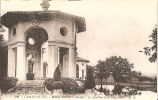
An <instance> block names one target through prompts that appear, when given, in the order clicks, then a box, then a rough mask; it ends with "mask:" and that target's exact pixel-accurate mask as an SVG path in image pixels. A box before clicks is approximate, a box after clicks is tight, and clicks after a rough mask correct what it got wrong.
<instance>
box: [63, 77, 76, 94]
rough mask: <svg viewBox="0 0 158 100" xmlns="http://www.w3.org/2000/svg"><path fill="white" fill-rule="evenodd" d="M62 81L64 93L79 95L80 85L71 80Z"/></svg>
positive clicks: (64, 79)
mask: <svg viewBox="0 0 158 100" xmlns="http://www.w3.org/2000/svg"><path fill="white" fill-rule="evenodd" d="M61 81H62V82H63V83H64V88H63V92H64V93H77V92H78V88H79V86H78V84H77V83H76V82H75V81H74V80H73V79H70V78H61Z"/></svg>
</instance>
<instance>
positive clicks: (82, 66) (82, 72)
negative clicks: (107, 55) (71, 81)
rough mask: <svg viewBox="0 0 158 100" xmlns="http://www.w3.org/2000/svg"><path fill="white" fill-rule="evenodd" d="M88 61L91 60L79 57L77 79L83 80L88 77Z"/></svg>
mask: <svg viewBox="0 0 158 100" xmlns="http://www.w3.org/2000/svg"><path fill="white" fill-rule="evenodd" d="M88 62H89V61H88V60H86V59H83V58H80V57H77V63H76V78H77V79H82V80H85V79H86V75H87V64H88ZM77 67H78V68H77Z"/></svg>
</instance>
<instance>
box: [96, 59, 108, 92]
mask: <svg viewBox="0 0 158 100" xmlns="http://www.w3.org/2000/svg"><path fill="white" fill-rule="evenodd" d="M95 75H96V77H97V78H99V79H100V81H101V89H103V88H102V80H103V79H107V78H108V77H110V67H109V66H108V65H107V63H106V61H101V60H99V61H98V64H97V65H96V67H95Z"/></svg>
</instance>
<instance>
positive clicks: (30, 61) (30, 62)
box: [27, 54, 35, 80]
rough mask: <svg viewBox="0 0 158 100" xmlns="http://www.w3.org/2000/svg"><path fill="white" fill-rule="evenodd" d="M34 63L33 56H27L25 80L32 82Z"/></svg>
mask: <svg viewBox="0 0 158 100" xmlns="http://www.w3.org/2000/svg"><path fill="white" fill-rule="evenodd" d="M34 63H35V54H29V55H28V73H27V79H28V80H33V78H34V74H33V65H34Z"/></svg>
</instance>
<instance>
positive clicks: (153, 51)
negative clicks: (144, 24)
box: [140, 28, 157, 62]
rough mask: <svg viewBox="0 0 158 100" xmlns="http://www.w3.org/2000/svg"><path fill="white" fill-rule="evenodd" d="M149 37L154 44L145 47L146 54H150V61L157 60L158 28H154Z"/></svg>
mask: <svg viewBox="0 0 158 100" xmlns="http://www.w3.org/2000/svg"><path fill="white" fill-rule="evenodd" d="M149 38H150V40H149V41H150V42H152V44H153V45H152V46H151V47H144V54H145V55H147V56H149V61H150V62H155V61H156V60H157V28H155V29H154V30H153V32H152V33H151V35H150V36H149ZM140 52H142V51H140Z"/></svg>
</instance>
